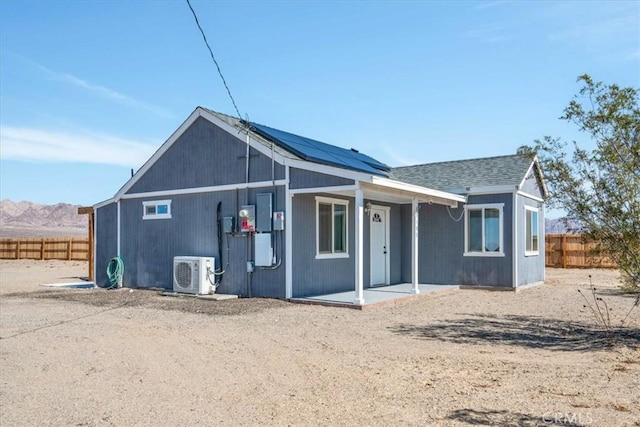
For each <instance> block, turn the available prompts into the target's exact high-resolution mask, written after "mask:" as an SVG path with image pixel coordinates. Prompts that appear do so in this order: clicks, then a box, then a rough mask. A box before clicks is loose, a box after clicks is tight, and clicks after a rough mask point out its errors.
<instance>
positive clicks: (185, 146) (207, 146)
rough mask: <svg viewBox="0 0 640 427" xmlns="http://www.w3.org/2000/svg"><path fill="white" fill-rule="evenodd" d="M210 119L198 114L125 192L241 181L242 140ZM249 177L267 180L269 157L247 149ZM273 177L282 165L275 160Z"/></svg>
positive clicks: (277, 176)
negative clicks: (198, 116)
mask: <svg viewBox="0 0 640 427" xmlns="http://www.w3.org/2000/svg"><path fill="white" fill-rule="evenodd" d="M241 137H242V136H241V135H239V136H238V137H236V136H234V135H231V134H229V133H227V132H226V131H224V130H222V129H221V128H219V127H218V126H216V125H214V124H213V123H211V122H210V121H208V120H206V119H203V118H202V117H200V118H198V119H197V120H196V121H195V122H194V123H193V124H192V125H191V126H190V127H189V128H188V129H187V130H186V131H185V132H184V134H182V136H180V138H178V140H177V141H175V143H174V144H173V145H172V146H171V148H169V149H168V150H167V151H166V152H165V153H164V154H163V155H162V156H161V157H160V158H159V159H158V161H157V162H156V163H155V164H154V165H153V166H151V168H150V169H149V170H148V171H147V172H146V173H145V174H144V176H142V177H141V178H140V179H139V180H138V182H136V183H135V184H134V185H133V186H132V187H131V188H130V189H129V191H128V193H143V192H149V191H159V190H174V189H180V188H194V187H207V186H214V185H225V184H235V183H242V182H245V165H246V157H245V156H246V144H245V142H244V141H243V140H241V139H239V138H241ZM249 159H250V168H249V181H251V182H257V181H269V180H271V177H272V175H271V166H272V164H271V159H270V158H269V157H268V156H265V155H263V154H261V153H259V152H258V151H256V150H255V149H253V148H252V149H251V150H250V155H249ZM275 179H284V166H282V165H280V164H278V163H275Z"/></svg>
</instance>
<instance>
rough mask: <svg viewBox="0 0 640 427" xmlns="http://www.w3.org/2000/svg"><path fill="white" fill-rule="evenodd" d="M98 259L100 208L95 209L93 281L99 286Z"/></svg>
mask: <svg viewBox="0 0 640 427" xmlns="http://www.w3.org/2000/svg"><path fill="white" fill-rule="evenodd" d="M97 259H98V210H97V209H95V208H94V209H93V283H94V285H95V286H98V276H96V273H97V272H98V270H97V268H96V264H97V263H96V260H97Z"/></svg>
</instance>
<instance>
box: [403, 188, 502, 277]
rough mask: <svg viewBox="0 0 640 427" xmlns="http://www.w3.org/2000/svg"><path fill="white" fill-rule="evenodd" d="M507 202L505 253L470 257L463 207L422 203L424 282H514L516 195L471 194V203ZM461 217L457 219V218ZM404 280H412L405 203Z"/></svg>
mask: <svg viewBox="0 0 640 427" xmlns="http://www.w3.org/2000/svg"><path fill="white" fill-rule="evenodd" d="M485 203H504V208H503V215H504V218H503V220H504V223H503V227H504V229H503V233H504V234H503V245H504V253H505V256H504V257H470V256H467V257H465V256H463V254H464V227H465V221H464V215H463V211H464V209H463V207H462V206H460V207H459V208H457V209H451V208H450V214H451V215H449V212H447V208H446V206H441V205H435V204H433V205H429V204H421V205H420V211H419V234H418V239H419V249H418V259H419V261H418V262H419V269H418V277H419V282H420V283H429V284H443V285H479V286H505V287H507V286H508V287H511V286H513V279H512V277H513V270H512V264H511V260H512V248H513V246H512V242H513V239H512V237H513V233H512V231H511V230H512V229H511V225H512V223H513V216H512V215H513V210H512V204H513V196H512V195H511V194H498V195H481V196H470V197H469V201H468V204H485ZM452 217H453V218H455V219H458V218H461V219H460V221H458V222H456V221H454V219H453V218H452ZM402 218H403V221H402V225H401V233H402V245H403V255H404V256H403V257H402V280H403V281H404V282H410V281H411V206H410V205H403V206H402Z"/></svg>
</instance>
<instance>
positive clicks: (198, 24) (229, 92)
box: [187, 0, 242, 120]
mask: <svg viewBox="0 0 640 427" xmlns="http://www.w3.org/2000/svg"><path fill="white" fill-rule="evenodd" d="M187 5H188V6H189V9H190V10H191V13H192V14H193V19H195V21H196V25H197V26H198V29H199V30H200V34H202V38H203V39H204V44H205V45H207V49H209V54H210V55H211V59H213V63H214V64H215V65H216V68H217V69H218V74H219V75H220V78H221V79H222V83H223V84H224V87H225V89H227V94H228V95H229V98H230V99H231V103H232V104H233V108H234V109H235V110H236V114H238V119H240V120H242V115H241V114H240V110H238V106H237V105H236V101H235V99H233V95H231V90H230V89H229V85H227V81H226V80H225V78H224V76H223V75H222V70H220V65H218V61H216V57H215V56H214V55H213V50H212V49H211V46H210V45H209V42H208V41H207V36H206V35H205V34H204V30H203V29H202V27H201V26H200V21H198V16H197V15H196V11H195V10H193V7H192V6H191V2H190V1H189V0H187Z"/></svg>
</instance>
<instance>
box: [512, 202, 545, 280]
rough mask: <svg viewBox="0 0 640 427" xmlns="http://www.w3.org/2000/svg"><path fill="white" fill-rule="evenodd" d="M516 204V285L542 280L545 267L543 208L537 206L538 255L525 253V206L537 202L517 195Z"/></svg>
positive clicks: (533, 205)
mask: <svg viewBox="0 0 640 427" xmlns="http://www.w3.org/2000/svg"><path fill="white" fill-rule="evenodd" d="M516 200H517V204H518V226H517V233H518V286H520V285H526V284H529V283H536V282H542V281H543V280H544V268H545V236H544V234H545V233H544V208H543V207H540V208H538V233H539V234H538V255H530V256H526V255H525V249H526V241H525V206H531V207H538V202H536V201H535V200H531V199H529V198H526V197H522V196H517V199H516Z"/></svg>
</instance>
